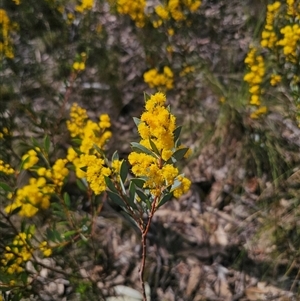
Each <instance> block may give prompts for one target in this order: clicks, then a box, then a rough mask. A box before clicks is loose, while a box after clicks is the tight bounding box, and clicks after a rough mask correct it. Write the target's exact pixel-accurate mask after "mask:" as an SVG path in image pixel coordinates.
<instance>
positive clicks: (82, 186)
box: [76, 179, 87, 192]
mask: <svg viewBox="0 0 300 301" xmlns="http://www.w3.org/2000/svg"><path fill="white" fill-rule="evenodd" d="M76 184H77V187H78V188H79V189H80V190H81V191H83V192H86V191H87V186H86V185H85V183H84V182H83V181H82V180H81V179H77V180H76Z"/></svg>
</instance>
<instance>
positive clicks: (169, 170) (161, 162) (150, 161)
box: [128, 92, 190, 197]
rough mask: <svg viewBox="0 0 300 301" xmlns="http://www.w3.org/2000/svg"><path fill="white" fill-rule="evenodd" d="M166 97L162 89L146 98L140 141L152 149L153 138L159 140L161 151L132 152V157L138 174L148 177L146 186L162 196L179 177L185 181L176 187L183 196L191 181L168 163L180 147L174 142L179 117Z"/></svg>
mask: <svg viewBox="0 0 300 301" xmlns="http://www.w3.org/2000/svg"><path fill="white" fill-rule="evenodd" d="M165 102H166V97H165V95H164V94H163V93H161V92H158V93H156V94H154V95H152V96H151V97H150V98H149V99H148V100H147V102H146V105H145V112H144V113H143V114H142V116H141V119H140V123H139V125H138V131H139V134H140V136H141V138H142V139H141V141H140V144H141V145H143V146H144V147H146V148H147V149H149V150H151V151H154V152H155V150H153V149H152V147H153V146H152V145H151V143H150V139H151V141H152V142H153V143H154V144H155V147H156V150H157V151H158V153H159V155H157V156H152V155H150V154H147V153H138V152H131V153H130V154H129V156H128V161H129V163H130V164H131V165H132V172H133V174H134V175H135V176H137V177H146V178H147V181H146V182H145V184H144V185H145V188H149V189H150V190H151V193H152V194H153V195H154V196H160V195H161V193H162V191H163V190H164V189H165V188H166V187H169V186H170V185H173V184H174V181H175V180H177V181H179V182H180V183H181V185H180V186H179V187H177V189H175V190H174V195H175V196H176V197H179V196H180V195H181V194H183V193H185V192H186V191H187V190H188V189H189V186H190V181H189V180H188V179H186V178H184V177H182V176H181V177H179V176H178V169H177V168H176V167H174V166H173V164H170V163H167V162H166V161H168V160H169V159H170V158H171V156H172V155H173V154H174V152H175V151H176V149H177V148H176V147H175V144H174V134H173V132H174V130H175V128H176V118H175V116H174V115H172V114H171V113H170V111H169V110H168V109H167V108H166V105H165Z"/></svg>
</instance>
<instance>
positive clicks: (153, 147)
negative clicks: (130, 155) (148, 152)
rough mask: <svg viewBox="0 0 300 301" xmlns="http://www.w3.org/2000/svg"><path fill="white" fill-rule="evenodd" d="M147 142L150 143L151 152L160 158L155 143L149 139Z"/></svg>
mask: <svg viewBox="0 0 300 301" xmlns="http://www.w3.org/2000/svg"><path fill="white" fill-rule="evenodd" d="M149 142H150V145H151V148H152V150H153V151H154V152H155V153H156V154H157V155H158V156H160V152H159V150H158V148H157V147H156V145H155V143H154V142H153V141H152V140H151V139H149Z"/></svg>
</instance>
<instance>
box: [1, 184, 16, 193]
mask: <svg viewBox="0 0 300 301" xmlns="http://www.w3.org/2000/svg"><path fill="white" fill-rule="evenodd" d="M0 188H2V189H3V190H4V191H6V192H12V191H13V190H12V188H11V187H9V186H8V185H7V184H6V183H3V182H0Z"/></svg>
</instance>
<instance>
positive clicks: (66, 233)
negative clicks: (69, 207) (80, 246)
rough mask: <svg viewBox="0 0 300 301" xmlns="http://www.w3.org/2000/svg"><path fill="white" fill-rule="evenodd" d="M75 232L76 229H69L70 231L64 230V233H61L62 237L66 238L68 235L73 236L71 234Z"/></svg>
mask: <svg viewBox="0 0 300 301" xmlns="http://www.w3.org/2000/svg"><path fill="white" fill-rule="evenodd" d="M76 233H77V230H70V231H67V232H65V233H64V234H63V237H64V238H68V237H70V236H73V235H74V234H76Z"/></svg>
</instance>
